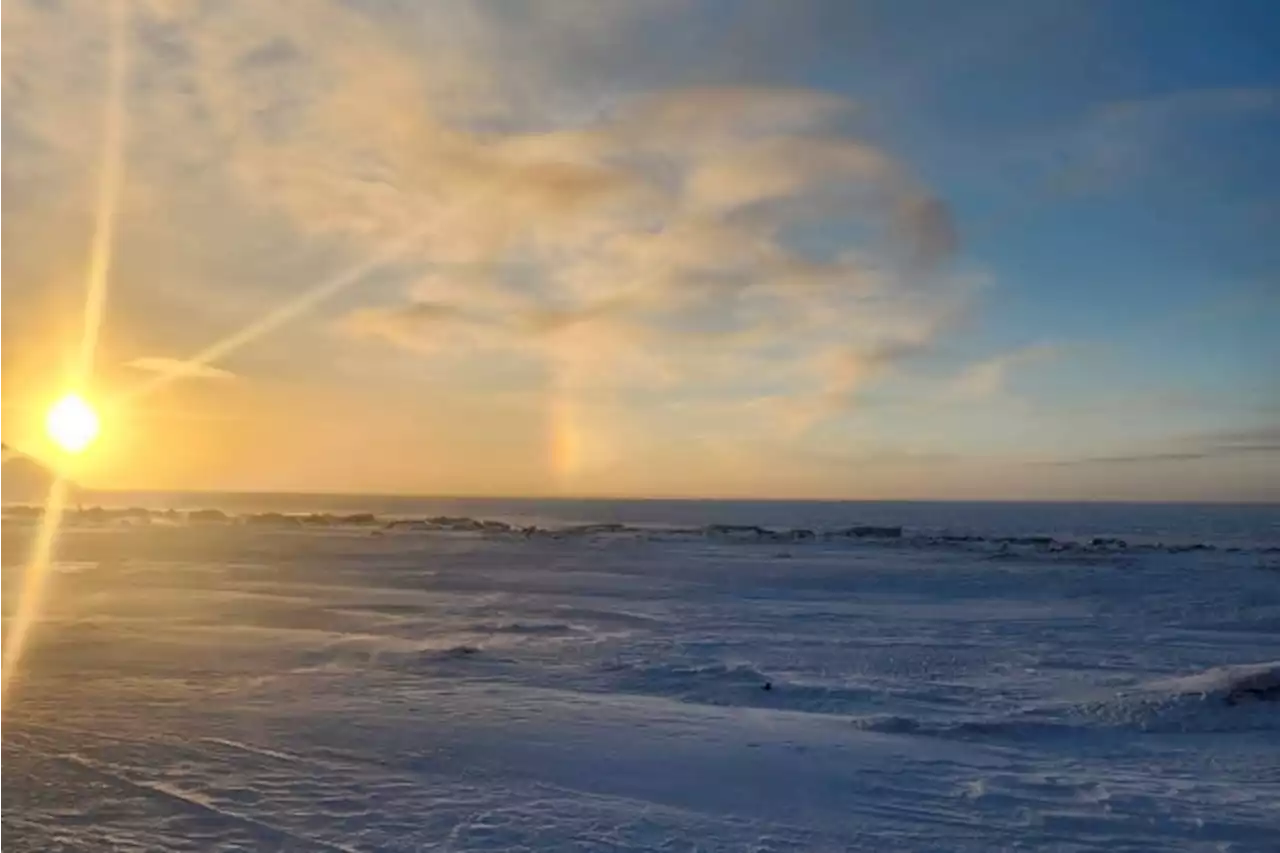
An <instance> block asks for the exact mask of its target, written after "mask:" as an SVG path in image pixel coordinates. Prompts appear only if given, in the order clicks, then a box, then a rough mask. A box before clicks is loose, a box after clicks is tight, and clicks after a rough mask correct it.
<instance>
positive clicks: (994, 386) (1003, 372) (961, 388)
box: [946, 344, 1061, 401]
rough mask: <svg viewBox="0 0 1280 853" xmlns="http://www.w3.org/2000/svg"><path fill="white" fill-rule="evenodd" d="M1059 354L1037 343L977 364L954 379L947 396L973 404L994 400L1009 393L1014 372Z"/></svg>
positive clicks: (969, 366) (1052, 347) (1047, 346)
mask: <svg viewBox="0 0 1280 853" xmlns="http://www.w3.org/2000/svg"><path fill="white" fill-rule="evenodd" d="M1060 352H1061V349H1060V348H1059V347H1056V346H1052V345H1048V344H1036V345H1033V346H1027V347H1021V348H1018V349H1014V350H1010V351H1008V352H1005V353H1001V354H1000V355H997V356H994V357H992V358H988V359H983V360H981V361H976V362H974V363H972V364H970V365H968V366H967V367H965V368H964V369H963V370H962V371H961V372H960V373H959V374H958V375H956V376H955V378H954V379H952V380H951V384H950V387H949V388H948V389H947V393H946V396H947V397H949V398H951V399H957V400H971V401H977V400H990V399H993V398H995V397H998V396H1000V395H1001V394H1004V393H1005V392H1006V391H1007V390H1008V386H1009V379H1010V375H1011V374H1012V373H1013V371H1014V370H1015V369H1017V368H1021V367H1024V366H1026V365H1029V364H1034V363H1036V362H1042V361H1045V360H1046V359H1050V358H1053V357H1055V356H1057V355H1058V354H1059V353H1060Z"/></svg>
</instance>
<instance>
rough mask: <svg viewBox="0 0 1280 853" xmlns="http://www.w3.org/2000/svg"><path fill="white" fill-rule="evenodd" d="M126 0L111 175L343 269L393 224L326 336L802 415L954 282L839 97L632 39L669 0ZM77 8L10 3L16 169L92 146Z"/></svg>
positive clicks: (891, 171)
mask: <svg viewBox="0 0 1280 853" xmlns="http://www.w3.org/2000/svg"><path fill="white" fill-rule="evenodd" d="M129 8H130V10H131V11H130V16H131V35H132V38H131V45H132V50H131V60H132V66H131V67H132V68H133V78H132V83H133V85H132V88H131V92H130V95H131V99H130V103H131V104H132V112H131V121H130V127H131V128H132V130H131V134H130V153H131V156H130V165H131V170H132V171H131V173H130V176H131V186H134V187H138V188H141V189H139V190H138V191H139V192H145V193H148V194H150V195H149V197H150V198H151V199H153V201H152V202H151V204H152V208H153V209H154V210H160V211H163V210H165V209H166V206H167V205H173V204H174V201H175V197H176V196H177V195H178V194H180V193H182V192H189V193H190V194H191V195H192V199H191V200H189V203H190V204H192V205H193V206H194V205H197V204H198V203H199V198H203V197H205V191H206V190H208V185H207V184H206V183H204V182H208V183H216V185H217V187H218V193H219V196H218V198H219V200H220V201H221V202H223V203H225V204H226V206H227V209H228V210H229V211H231V215H228V217H227V220H228V221H227V222H225V223H223V227H224V228H225V229H226V230H227V231H228V232H229V233H233V234H235V233H240V232H237V231H236V229H237V227H240V228H245V227H246V226H244V225H242V224H240V223H237V222H236V221H234V219H235V218H236V214H239V213H240V212H242V211H243V212H245V213H246V215H245V216H243V217H240V218H242V219H244V221H245V222H249V221H252V222H255V223H256V222H260V221H264V220H265V221H270V222H272V223H273V224H274V226H275V227H277V228H278V229H279V230H280V232H281V233H282V234H285V235H287V237H288V238H289V242H287V243H284V244H283V245H281V246H280V247H279V251H278V252H277V254H278V255H279V256H282V257H289V256H290V254H291V253H301V252H304V251H305V252H308V253H312V254H315V255H321V254H324V255H325V256H326V257H329V258H332V259H333V260H332V263H334V264H350V265H352V266H358V265H359V264H360V263H361V262H362V261H363V260H365V259H367V258H369V257H370V256H372V255H374V254H376V253H378V252H381V251H383V250H382V248H381V247H384V246H386V245H387V244H388V243H389V242H396V241H402V240H405V239H406V237H407V236H410V235H412V239H411V240H409V241H408V242H407V244H406V246H405V248H404V250H403V251H402V252H401V253H400V254H399V255H397V256H395V257H394V258H391V259H389V261H388V262H387V263H386V264H384V266H385V267H389V268H393V269H392V271H391V272H390V273H389V274H388V278H392V279H400V280H402V281H404V282H407V284H405V286H404V287H403V289H402V292H401V293H399V294H398V295H396V296H394V297H389V296H388V294H387V290H386V288H385V287H379V288H377V289H374V288H369V289H368V290H363V289H362V288H364V287H365V285H366V282H364V281H360V282H356V283H354V284H353V285H351V287H349V288H348V289H347V290H346V291H345V293H344V296H343V297H342V298H343V300H344V306H343V308H344V316H343V317H342V318H341V319H339V320H338V321H337V322H334V321H332V319H328V320H327V321H326V324H325V328H327V329H330V330H336V332H337V334H336V336H334V337H330V338H329V339H328V343H329V344H330V345H336V346H340V347H355V348H362V349H367V350H372V349H374V348H376V347H377V346H379V345H383V346H385V345H387V344H389V345H391V346H393V347H395V348H397V349H398V350H402V351H404V352H406V353H410V354H413V355H415V356H426V355H429V356H430V357H431V359H432V360H433V362H439V363H449V364H451V365H454V366H456V367H457V368H458V369H457V370H455V371H454V373H453V375H455V376H457V377H459V378H458V380H457V381H459V382H462V381H465V380H464V378H463V377H465V376H467V375H468V374H467V371H468V370H470V371H472V372H473V373H482V372H484V371H486V370H489V365H490V364H492V363H493V362H494V361H495V360H497V361H503V360H507V361H518V362H522V363H536V364H538V365H540V367H541V370H542V372H543V373H545V374H546V376H545V387H544V389H543V390H544V391H545V393H546V394H547V395H548V397H555V398H556V401H555V405H556V406H558V407H559V411H561V413H562V415H563V416H564V418H570V417H571V416H573V415H574V413H577V414H578V415H581V416H584V417H585V416H586V415H585V414H583V413H586V412H589V411H594V412H599V411H602V410H603V409H604V408H606V404H607V405H608V406H614V407H615V409H617V408H618V407H620V408H621V409H625V408H626V407H627V406H633V407H635V406H638V405H640V404H638V403H636V400H638V399H641V398H642V396H643V394H644V393H646V392H647V391H648V390H650V389H654V388H661V389H663V391H664V392H665V393H666V394H668V395H669V396H670V397H671V398H672V399H676V398H680V397H681V396H682V395H683V396H684V397H686V398H692V399H709V400H711V399H714V400H719V399H722V398H730V399H733V400H735V401H739V402H741V401H748V400H753V399H757V398H776V399H786V400H788V401H790V409H791V410H792V411H793V412H794V411H802V412H808V413H809V414H806V415H804V416H803V417H802V418H800V420H803V421H808V422H816V421H817V420H821V419H822V418H825V417H828V416H838V415H839V414H840V413H842V412H844V411H847V410H848V409H849V408H850V407H851V404H852V401H853V399H854V398H855V397H856V395H857V394H858V393H859V391H860V389H863V388H865V387H866V386H867V385H868V384H869V383H872V382H874V381H876V380H877V379H878V378H879V377H883V376H885V375H888V374H889V372H890V371H892V370H895V369H899V368H900V367H901V366H902V365H904V364H906V363H907V362H908V361H909V358H910V355H911V354H914V353H918V352H921V351H924V350H925V349H927V348H928V347H929V346H931V345H932V344H933V342H934V341H935V340H936V339H937V338H938V337H939V336H941V335H943V334H945V333H946V331H947V330H948V329H949V327H950V324H951V321H952V318H954V317H955V316H956V315H957V314H959V313H961V312H962V311H963V310H965V307H966V306H967V305H968V303H969V301H970V300H971V298H972V293H973V288H972V286H971V283H970V281H971V280H970V277H969V276H967V275H964V274H961V273H960V272H959V271H957V270H956V269H954V268H953V267H952V265H951V264H950V263H949V262H950V261H952V260H953V259H954V258H955V256H956V254H957V252H958V250H959V243H958V238H957V229H956V227H955V224H954V222H953V221H952V217H951V214H950V211H949V208H948V206H947V205H946V203H945V202H944V201H943V200H942V199H940V198H938V197H937V195H936V194H935V193H933V192H932V191H931V190H930V188H929V187H927V186H925V185H924V184H923V183H922V181H921V180H920V179H919V178H918V176H916V175H914V174H913V172H912V169H911V168H910V166H909V164H906V163H904V162H902V161H901V159H900V158H899V157H897V156H895V152H893V151H890V150H888V149H886V148H885V147H884V146H882V145H879V144H877V143H875V142H873V141H871V140H869V139H866V138H862V137H861V136H859V135H858V134H855V133H853V132H851V130H850V128H851V125H850V121H849V119H850V116H853V115H855V114H856V112H857V109H858V108H857V105H855V104H853V103H851V102H849V101H848V100H847V99H845V98H842V97H840V96H838V95H835V94H832V93H829V92H823V91H817V90H813V89H808V88H800V87H796V86H792V85H784V84H779V85H745V86H744V85H726V84H725V83H724V82H723V81H722V80H717V79H715V75H710V76H697V75H695V76H693V77H690V78H689V79H685V78H686V77H687V76H688V75H685V74H684V71H682V69H688V68H692V67H695V66H699V65H702V64H705V63H707V60H708V57H707V56H706V55H705V47H704V43H703V42H697V43H696V44H695V43H693V42H691V43H690V44H689V45H686V46H684V47H681V46H679V45H677V44H675V42H677V41H679V40H677V39H668V40H667V41H666V42H665V43H664V44H665V45H666V46H665V47H664V48H663V50H664V51H668V52H669V53H670V56H669V57H667V56H658V57H655V55H654V54H653V52H652V48H651V47H649V45H651V44H652V39H651V38H648V37H649V36H652V35H653V34H654V32H656V31H662V32H664V33H674V32H677V31H679V30H680V28H681V25H683V24H686V23H690V22H697V20H699V19H698V16H697V15H695V14H693V13H691V12H689V11H686V10H685V9H684V7H683V4H672V3H666V2H658V3H653V4H626V3H619V4H604V5H597V4H595V3H568V4H556V3H548V4H536V5H523V4H487V5H486V4H465V5H459V4H452V3H434V2H423V3H413V4H399V3H388V4H381V3H372V2H361V1H360V0H355V2H312V0H306V2H282V3H270V4H262V3H254V2H249V0H239V2H226V3H216V4H206V3H197V2H184V0H166V1H165V2H154V3H151V4H145V5H144V4H133V5H131V6H130V7H129ZM761 8H764V6H763V5H762V6H761ZM93 9H94V5H93V4H92V3H85V4H84V5H83V6H80V7H76V6H74V4H72V5H71V6H68V7H67V8H64V9H62V10H60V11H59V10H57V9H54V8H52V7H50V6H47V5H44V4H34V3H33V4H26V3H24V4H20V9H19V12H18V14H17V16H16V17H17V19H18V21H17V23H18V25H19V26H18V27H17V30H18V31H19V32H20V35H17V34H11V33H10V32H9V30H8V28H6V41H9V40H10V38H11V35H12V37H13V38H16V39H19V40H20V41H22V43H23V45H28V46H29V47H30V48H31V49H33V50H35V51H36V53H37V54H38V55H35V56H29V55H22V57H21V61H20V63H19V64H20V65H21V68H19V69H18V70H16V71H14V72H13V73H12V74H11V73H10V72H9V66H10V62H9V58H8V57H6V78H5V86H6V92H5V93H6V96H9V95H10V94H13V95H16V96H17V97H16V99H14V101H13V104H12V105H11V104H10V101H9V100H8V99H7V100H6V120H7V121H9V120H12V125H13V126H14V127H15V128H17V131H16V132H17V133H18V134H19V135H20V136H21V138H22V139H23V140H24V145H23V153H21V154H20V156H19V158H18V161H17V163H18V165H19V166H21V167H22V168H23V169H27V168H28V167H30V168H31V169H33V170H34V171H39V169H37V168H36V166H37V165H39V164H44V163H46V162H48V161H49V158H50V157H53V158H54V159H61V160H77V161H83V162H82V166H83V165H84V164H85V163H89V162H91V160H92V157H91V156H89V153H90V152H87V151H86V150H84V149H82V148H79V147H76V146H78V142H77V140H82V139H84V137H85V134H84V133H83V132H81V131H80V129H79V128H80V125H81V123H82V119H83V115H84V114H86V112H88V111H89V110H90V107H91V106H92V105H93V104H94V98H95V97H96V96H97V94H98V93H97V91H96V90H95V89H94V88H93V87H92V86H88V85H86V81H87V79H91V75H88V76H86V70H85V69H86V68H90V67H92V65H91V60H95V59H96V57H97V54H98V53H100V52H101V50H102V46H103V45H102V39H101V36H100V35H98V34H95V33H96V30H95V28H94V26H93V25H92V22H93V21H95V20H97V19H96V18H95V17H94V16H93V14H92V11H93ZM770 14H773V13H770ZM7 23H8V22H7ZM707 24H708V22H707V21H702V22H701V25H704V26H705V25H707ZM717 25H718V23H717ZM641 36H645V37H646V38H641ZM695 41H696V40H695ZM728 41H730V42H731V41H732V39H729V40H728ZM627 55H629V56H630V59H628V58H627ZM663 59H670V61H669V62H664V61H662V60H663ZM631 61H634V66H630V65H628V62H631ZM734 61H735V62H739V61H741V60H740V59H738V58H736V57H735V58H734ZM737 71H739V72H740V71H741V69H740V68H739V69H737ZM733 76H736V77H738V78H742V77H743V76H744V75H742V74H739V73H735V75H733ZM745 76H747V77H750V75H745ZM67 146H72V147H73V148H75V150H74V151H72V150H69V149H68V148H67ZM6 153H8V152H6ZM8 169H9V160H6V170H8ZM6 174H8V171H7V172H6ZM193 176H195V177H193ZM197 197H199V198H197ZM249 214H251V216H250V215H249ZM240 236H244V237H252V236H255V235H251V234H248V233H247V231H246V232H244V233H241V234H240ZM282 242H283V241H282ZM320 278H322V279H328V278H329V275H328V274H327V273H326V274H325V275H324V276H321V277H320ZM291 284H293V289H294V290H297V291H305V290H306V287H305V286H297V285H296V283H291ZM262 286H263V287H264V288H265V287H268V286H274V283H264V284H263V285H262ZM148 361H150V362H151V366H150V367H142V369H152V370H158V369H160V368H159V367H157V363H158V360H155V359H150V360H148ZM135 366H140V365H135ZM188 372H189V373H190V372H191V371H190V370H188ZM566 401H568V403H566ZM588 404H589V405H588ZM593 406H594V407H595V408H592V407H593ZM788 417H790V418H791V419H792V420H793V421H794V420H796V418H795V416H794V414H792V415H788ZM623 420H624V418H623V417H621V416H616V417H612V418H602V421H605V422H606V423H604V424H603V425H602V426H600V427H599V428H600V429H605V430H607V429H614V428H616V426H611V425H610V423H609V422H611V423H612V424H614V425H616V424H618V423H621V422H622V421H623ZM759 428H760V429H771V428H773V426H772V424H771V423H762V424H761V425H760V426H759Z"/></svg>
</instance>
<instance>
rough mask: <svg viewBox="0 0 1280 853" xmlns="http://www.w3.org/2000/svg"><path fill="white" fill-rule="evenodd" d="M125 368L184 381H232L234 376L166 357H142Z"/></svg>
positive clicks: (224, 371) (221, 370)
mask: <svg viewBox="0 0 1280 853" xmlns="http://www.w3.org/2000/svg"><path fill="white" fill-rule="evenodd" d="M125 367H132V368H134V369H135V370H143V371H146V372H148V373H158V374H161V375H163V376H178V377H182V378H185V379H234V378H235V374H234V373H232V372H231V371H229V370H224V369H222V368H220V367H213V366H212V365H208V364H193V363H191V362H188V361H183V360H182V359H180V358H169V357H166V356H143V357H141V358H135V359H133V360H132V361H128V362H125Z"/></svg>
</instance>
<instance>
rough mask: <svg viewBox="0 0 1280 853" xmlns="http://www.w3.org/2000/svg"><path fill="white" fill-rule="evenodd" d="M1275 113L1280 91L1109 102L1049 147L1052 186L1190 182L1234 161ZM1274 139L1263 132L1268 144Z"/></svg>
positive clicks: (1084, 188)
mask: <svg viewBox="0 0 1280 853" xmlns="http://www.w3.org/2000/svg"><path fill="white" fill-rule="evenodd" d="M1277 116H1280V89H1278V88H1264V87H1257V88H1247V87H1242V88H1214V89H1190V90H1183V91H1177V92H1171V93H1168V94H1164V95H1159V96H1155V97H1151V98H1145V99H1140V100H1131V101H1120V102H1114V103H1110V104H1106V105H1104V106H1102V107H1101V108H1099V109H1097V110H1095V111H1094V112H1093V113H1092V114H1090V115H1089V116H1087V117H1086V118H1085V119H1084V120H1083V121H1081V122H1080V123H1079V124H1078V125H1077V126H1076V127H1075V128H1073V129H1071V130H1070V131H1068V132H1060V133H1059V134H1058V135H1057V137H1056V138H1055V139H1054V140H1053V141H1051V142H1048V143H1047V144H1046V146H1045V150H1047V151H1049V152H1051V156H1052V157H1053V158H1054V159H1055V160H1056V161H1057V164H1056V167H1055V169H1054V183H1055V184H1056V185H1057V187H1058V188H1060V189H1064V190H1067V191H1070V192H1092V191H1098V190H1109V189H1113V188H1114V187H1116V186H1118V185H1123V184H1128V183H1131V182H1133V181H1134V180H1136V179H1138V178H1141V177H1146V176H1151V175H1157V174H1160V175H1167V176H1170V178H1171V179H1172V180H1171V181H1167V183H1170V182H1171V183H1185V182H1186V181H1187V180H1188V178H1189V177H1190V176H1193V175H1195V174H1198V173H1199V174H1205V173H1206V171H1207V173H1210V174H1212V173H1215V172H1218V171H1220V170H1221V169H1222V168H1223V167H1225V166H1228V165H1229V162H1230V160H1231V158H1232V157H1233V148H1234V149H1238V147H1239V146H1240V145H1242V144H1244V143H1246V142H1247V137H1248V135H1247V134H1242V133H1241V130H1242V129H1243V128H1245V127H1247V126H1248V124H1249V123H1250V122H1252V121H1255V120H1257V119H1260V118H1268V117H1269V118H1271V119H1274V118H1275V117H1277ZM1269 139H1270V135H1269V134H1267V135H1266V136H1265V137H1263V136H1259V137H1258V141H1259V142H1260V143H1261V144H1263V145H1266V144H1268V143H1269ZM1234 155H1235V156H1238V155H1239V151H1238V150H1237V151H1235V152H1234Z"/></svg>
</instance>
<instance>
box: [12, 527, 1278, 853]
mask: <svg viewBox="0 0 1280 853" xmlns="http://www.w3.org/2000/svg"><path fill="white" fill-rule="evenodd" d="M90 520H92V521H94V522H95V523H93V524H90V523H88V521H90ZM129 521H132V522H137V521H139V519H137V518H134V519H123V520H122V519H105V520H104V519H101V518H97V519H85V518H81V519H79V520H76V521H75V522H74V523H73V524H72V525H71V526H70V527H69V528H68V529H67V530H65V531H64V535H63V538H62V541H61V545H60V548H59V554H58V563H57V565H56V566H55V574H54V576H53V578H52V582H51V586H50V588H49V590H48V598H47V606H46V608H45V611H44V614H43V619H42V621H41V622H40V624H39V625H38V626H37V628H36V634H35V635H34V638H33V641H32V645H31V646H30V649H29V653H28V655H27V657H26V658H25V659H24V660H23V662H22V666H21V671H20V672H19V674H18V676H17V678H16V679H15V681H14V683H13V688H12V691H13V692H12V694H11V695H10V696H9V697H6V701H5V709H4V719H3V723H4V726H3V739H4V754H3V841H4V843H5V845H6V846H8V847H9V849H10V850H11V851H42V853H44V852H46V851H47V853H52V851H59V850H161V849H163V850H210V849H217V850H264V849H266V850H341V851H356V850H358V851H409V850H457V851H462V850H474V851H497V850H503V851H509V850H605V851H625V850H663V851H676V850H681V851H686V850H700V851H718V850H725V851H729V850H734V851H738V850H753V851H783V850H806V851H807V850H876V851H881V850H886V851H888V850H921V851H924V850H928V851H965V850H972V851H989V850H1005V849H1026V850H1062V851H1068V850H1070V851H1075V850H1107V851H1125V850H1131V851H1168V850H1203V851H1220V850H1230V851H1252V850H1256V851H1274V850H1277V849H1280V847H1278V846H1277V845H1278V843H1280V842H1278V841H1277V839H1280V702H1276V701H1272V700H1274V699H1276V698H1277V697H1276V695H1275V694H1276V692H1277V690H1278V689H1280V557H1278V555H1277V554H1276V553H1275V552H1274V551H1273V550H1269V549H1268V548H1266V547H1263V546H1259V547H1243V548H1241V549H1239V550H1227V549H1226V548H1225V547H1219V548H1216V549H1214V550H1205V549H1200V550H1182V549H1169V548H1164V547H1160V548H1157V547H1154V546H1152V547H1133V546H1132V545H1130V546H1129V547H1121V546H1120V545H1119V544H1118V543H1110V542H1099V543H1097V544H1095V545H1087V544H1086V545H1084V546H1079V545H1063V544H1062V543H1058V542H1053V543H1046V542H1035V541H1018V542H995V541H992V540H991V539H990V538H986V539H982V540H969V541H963V540H961V539H959V538H951V539H946V540H944V539H941V538H940V537H938V536H929V537H924V536H916V535H913V534H912V533H911V532H910V531H908V532H907V533H906V534H904V535H902V536H899V537H887V536H884V535H880V533H883V531H881V532H879V533H877V532H872V533H870V534H867V533H866V532H865V531H864V534H842V535H839V536H823V535H822V531H816V534H817V535H815V536H813V537H809V536H807V535H804V534H794V535H793V534H790V533H779V534H776V535H775V534H774V533H771V532H769V531H751V530H720V529H717V530H701V531H699V530H696V529H695V530H687V531H678V530H656V529H644V530H639V529H621V530H607V529H606V530H599V529H597V530H586V531H577V532H573V533H570V534H564V535H554V536H553V535H548V534H546V533H545V532H533V531H530V535H526V534H524V533H521V532H518V531H515V530H513V531H505V530H500V529H493V530H488V531H471V530H440V529H426V528H428V527H432V525H404V526H401V527H399V528H395V529H384V527H383V526H382V524H381V523H370V522H368V521H367V520H357V521H356V522H354V523H351V524H347V525H343V524H336V525H335V524H333V523H331V520H329V522H330V523H326V524H312V525H307V526H298V527H293V526H288V525H283V524H272V523H261V524H252V525H251V524H244V523H209V524H187V523H184V522H182V521H181V520H180V519H178V520H175V519H173V518H165V517H155V518H153V519H150V523H145V524H138V523H132V524H129V523H125V522H129ZM277 521H278V519H277ZM439 526H441V525H438V524H437V525H434V527H439ZM453 526H455V527H465V526H466V525H463V524H455V525H453ZM32 530H33V527H32V525H31V524H30V521H29V520H25V519H17V520H10V521H7V522H6V523H5V528H4V543H3V556H4V593H5V594H4V605H5V611H6V614H7V613H8V612H10V611H11V610H12V609H13V607H14V606H16V604H17V601H18V597H19V595H20V589H21V569H22V562H23V558H24V556H25V554H26V548H27V542H28V541H29V539H30V535H31V532H32ZM1209 544H1212V543H1209Z"/></svg>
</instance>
